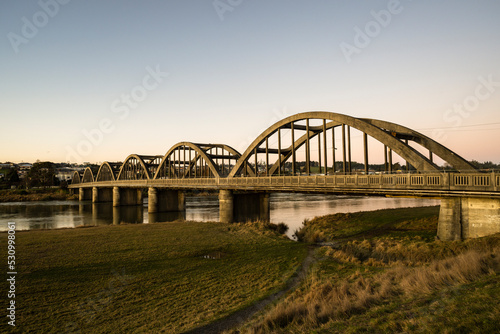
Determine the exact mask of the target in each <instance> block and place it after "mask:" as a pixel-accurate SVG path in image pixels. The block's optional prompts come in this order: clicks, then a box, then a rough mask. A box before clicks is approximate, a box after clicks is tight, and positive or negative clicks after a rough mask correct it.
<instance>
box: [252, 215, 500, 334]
mask: <svg viewBox="0 0 500 334" xmlns="http://www.w3.org/2000/svg"><path fill="white" fill-rule="evenodd" d="M406 210H408V211H406ZM417 210H419V209H397V210H385V211H383V212H373V213H372V214H369V213H360V214H345V215H343V217H344V218H343V219H342V215H333V216H328V217H321V218H315V219H313V220H312V221H311V222H309V223H307V224H306V228H305V231H301V232H300V233H302V236H303V237H304V236H305V239H307V240H309V241H317V238H318V236H321V237H322V241H330V243H329V244H328V246H323V247H320V248H319V249H318V251H317V253H318V256H321V257H322V258H321V260H320V261H319V262H318V263H317V265H316V267H315V269H314V270H312V271H311V272H310V274H309V276H308V278H307V279H306V280H305V282H304V283H303V285H302V287H301V288H300V289H298V290H297V291H295V292H294V293H293V294H291V295H289V296H287V297H286V298H285V299H284V300H283V301H281V302H280V303H278V304H276V305H275V306H274V307H272V308H270V309H269V310H268V311H267V312H266V313H264V314H263V315H262V316H261V317H259V318H256V319H255V320H254V321H253V322H251V323H249V324H247V326H245V327H243V328H242V332H244V333H358V332H397V333H399V332H444V333H455V332H470V331H477V332H494V331H495V330H498V327H497V326H498V315H500V304H499V301H498V300H499V298H500V281H499V280H498V275H499V274H500V235H494V236H490V237H485V238H479V239H471V240H466V241H463V242H458V241H456V242H443V241H438V240H433V239H431V238H429V237H428V236H429V234H430V233H431V232H433V233H435V230H433V229H434V221H435V220H436V219H437V217H433V211H434V210H433V209H432V208H429V210H427V212H425V213H424V214H422V211H420V217H417V218H414V217H412V212H413V213H416V212H417ZM434 212H435V211H434ZM380 214H381V216H382V217H383V218H384V219H383V220H382V219H380ZM417 216H418V215H417ZM370 218H374V219H375V221H376V222H373V221H371V220H370ZM328 219H332V224H331V225H328ZM342 221H343V222H342ZM353 222H356V224H359V225H363V224H364V223H366V226H356V227H353V226H352V224H353ZM412 222H415V225H414V226H413V225H412ZM376 226H378V227H379V228H380V230H376ZM354 229H355V230H356V232H353V231H354ZM360 231H361V232H360ZM335 236H337V237H335ZM473 286H474V287H476V288H474V289H472V288H469V287H473ZM483 286H484V289H488V290H487V291H488V292H484V291H485V290H484V289H483ZM465 291H466V292H465ZM450 295H451V296H450ZM480 300H483V301H484V300H487V301H488V303H486V304H484V303H481V302H480ZM469 304H470V305H474V309H475V312H472V311H470V310H469V309H468V305H469ZM444 305H446V307H445V306H444ZM495 316H497V318H496V320H495ZM456 328H459V330H456Z"/></svg>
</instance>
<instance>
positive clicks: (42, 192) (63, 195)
mask: <svg viewBox="0 0 500 334" xmlns="http://www.w3.org/2000/svg"><path fill="white" fill-rule="evenodd" d="M55 200H57V201H62V200H78V195H73V194H70V193H69V191H68V189H62V188H39V189H27V190H26V189H3V190H0V202H26V201H55Z"/></svg>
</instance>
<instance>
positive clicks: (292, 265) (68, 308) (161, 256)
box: [0, 222, 307, 333]
mask: <svg viewBox="0 0 500 334" xmlns="http://www.w3.org/2000/svg"><path fill="white" fill-rule="evenodd" d="M0 249H4V250H5V249H7V234H6V233H2V234H0ZM2 254H6V252H4V251H3V252H2ZM306 254H307V249H306V245H305V244H303V243H297V242H293V241H290V240H289V239H287V238H286V237H284V236H278V235H277V234H275V233H274V232H271V231H269V230H265V229H264V228H259V227H255V225H252V226H251V225H236V224H233V225H228V224H221V223H194V222H173V223H158V224H145V225H143V224H141V225H122V226H103V227H91V228H76V229H67V230H40V231H29V232H17V234H16V256H17V259H16V263H17V266H16V269H17V272H18V275H17V282H16V306H17V309H16V324H17V326H16V328H15V329H14V330H13V331H12V328H10V326H7V324H6V323H7V321H6V320H5V319H4V321H2V324H0V332H5V331H6V330H9V332H19V333H30V332H32V333H65V332H66V333H156V332H165V333H179V332H182V331H185V330H189V329H192V328H196V327H198V326H201V325H204V324H207V323H209V322H212V321H214V320H215V319H219V318H221V317H224V316H225V315H228V314H230V313H232V312H234V311H236V310H239V309H242V308H244V307H245V306H248V305H250V304H252V303H254V302H255V301H257V300H259V299H262V298H263V297H265V296H267V295H269V294H270V293H272V292H274V291H277V290H280V289H281V288H282V287H283V285H284V284H285V282H286V281H287V280H288V279H289V278H290V277H291V276H292V275H293V273H294V272H295V271H296V269H297V268H298V266H299V265H300V264H301V262H302V261H303V259H304V257H305V256H306ZM1 259H2V261H3V262H4V263H7V259H6V255H5V256H2V258H1ZM4 268H5V266H4ZM5 287H6V284H4V285H3V288H2V289H5ZM2 291H3V292H2V298H3V299H2V300H3V302H2V304H3V305H7V302H8V301H7V300H6V296H7V293H6V291H4V290H2ZM4 310H5V308H4ZM4 312H5V311H4ZM4 318H5V317H4ZM7 327H9V328H7Z"/></svg>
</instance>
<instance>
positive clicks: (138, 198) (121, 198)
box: [113, 187, 142, 206]
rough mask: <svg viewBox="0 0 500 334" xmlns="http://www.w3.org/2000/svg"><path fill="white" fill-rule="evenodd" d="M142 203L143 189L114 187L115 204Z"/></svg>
mask: <svg viewBox="0 0 500 334" xmlns="http://www.w3.org/2000/svg"><path fill="white" fill-rule="evenodd" d="M122 205H142V189H137V188H120V187H113V206H122Z"/></svg>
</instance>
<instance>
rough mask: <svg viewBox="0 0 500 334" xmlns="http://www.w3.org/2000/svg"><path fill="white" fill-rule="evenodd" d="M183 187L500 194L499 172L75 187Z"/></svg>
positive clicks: (166, 181)
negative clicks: (499, 192)
mask: <svg viewBox="0 0 500 334" xmlns="http://www.w3.org/2000/svg"><path fill="white" fill-rule="evenodd" d="M92 186H95V187H114V186H117V187H129V186H132V187H167V188H168V187H179V188H193V189H196V188H205V189H220V188H231V189H242V190H245V189H252V188H255V189H268V190H273V188H276V190H280V189H282V190H291V191H300V190H309V189H316V190H318V189H319V190H321V189H324V190H325V191H328V190H342V189H344V190H364V189H366V190H405V189H406V190H431V191H464V192H465V191H467V192H469V191H478V192H498V191H500V174H499V173H467V174H464V173H439V174H438V173H435V174H434V173H433V174H430V173H427V174H376V175H361V174H360V175H311V176H267V177H262V176H260V177H235V178H193V179H190V178H186V179H159V180H131V181H127V180H118V181H102V182H92V183H80V184H75V185H73V186H72V187H76V188H78V187H92Z"/></svg>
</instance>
